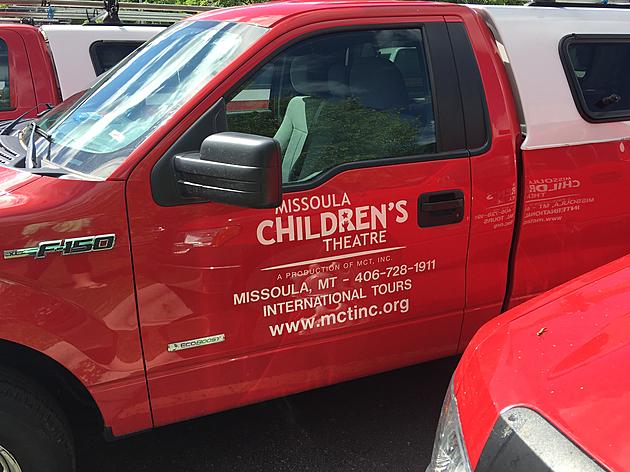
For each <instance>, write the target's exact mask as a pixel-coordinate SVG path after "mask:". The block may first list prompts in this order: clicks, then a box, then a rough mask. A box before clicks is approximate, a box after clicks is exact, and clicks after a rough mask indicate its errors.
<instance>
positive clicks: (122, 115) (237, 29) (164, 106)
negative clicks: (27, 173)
mask: <svg viewBox="0 0 630 472" xmlns="http://www.w3.org/2000/svg"><path fill="white" fill-rule="evenodd" d="M265 31H266V29H265V28H262V27H259V26H254V25H249V24H244V23H229V22H217V21H183V22H180V23H178V24H176V25H173V26H171V27H170V28H168V29H166V30H165V31H164V32H162V33H161V34H159V35H158V36H156V37H155V38H154V39H153V40H151V41H149V42H148V43H147V44H146V45H145V46H143V47H141V48H140V49H138V50H137V51H136V52H134V53H133V54H132V55H131V56H129V58H128V59H127V60H125V61H123V62H122V63H120V64H119V65H118V66H117V67H115V68H113V69H112V70H110V71H109V72H107V73H106V74H104V75H103V77H102V78H101V79H100V80H99V81H97V82H96V84H95V85H94V86H93V87H92V88H90V89H89V90H88V91H87V92H86V93H85V94H84V95H83V96H82V97H81V98H80V99H79V100H78V101H77V102H76V103H75V104H74V105H73V106H71V107H70V108H68V109H67V110H66V111H65V112H64V113H63V114H62V115H61V116H59V115H57V116H55V117H54V120H50V121H49V122H48V123H46V125H47V126H46V127H47V128H48V129H47V133H48V135H49V136H50V143H49V141H48V140H44V139H41V138H40V139H39V140H38V142H37V152H38V154H39V153H41V154H39V155H40V156H41V157H42V158H43V159H44V160H48V161H50V162H52V163H53V164H55V165H57V166H62V167H64V168H66V169H68V170H71V171H76V172H80V173H83V174H90V175H93V176H96V177H102V178H105V177H107V176H108V175H110V174H111V172H112V171H113V170H114V169H115V168H116V167H117V166H118V165H119V164H120V163H121V162H122V161H123V160H124V159H125V158H126V157H127V156H129V154H130V153H131V151H133V149H135V148H136V147H137V146H138V145H139V144H140V143H141V142H142V141H144V140H145V139H146V138H147V137H148V136H149V135H150V134H151V133H152V132H153V131H154V130H155V129H156V128H157V127H158V126H159V125H160V124H162V123H163V122H164V121H166V120H167V119H168V118H169V117H171V116H172V115H173V114H174V113H175V112H176V111H177V109H178V108H180V107H181V106H182V105H183V104H184V103H185V102H186V101H188V100H189V99H190V98H191V97H192V96H193V95H194V94H195V93H196V92H198V91H199V90H200V89H201V88H202V87H203V86H204V85H205V84H206V83H207V82H208V81H209V80H210V79H212V78H213V77H214V76H215V75H217V73H218V72H219V71H221V69H223V68H224V67H225V66H226V65H227V64H228V63H230V62H232V61H233V60H234V59H235V58H236V57H237V56H238V55H240V54H241V53H242V52H243V51H245V50H246V49H247V48H248V47H249V46H250V45H251V44H252V43H253V42H254V41H256V40H257V39H258V38H260V36H262V34H263V33H264V32H265Z"/></svg>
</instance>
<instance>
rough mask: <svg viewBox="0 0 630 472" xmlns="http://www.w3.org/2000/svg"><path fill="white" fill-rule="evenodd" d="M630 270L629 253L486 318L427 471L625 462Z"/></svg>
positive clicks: (538, 471)
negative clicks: (493, 318)
mask: <svg viewBox="0 0 630 472" xmlns="http://www.w3.org/2000/svg"><path fill="white" fill-rule="evenodd" d="M629 276H630V256H626V257H624V258H622V259H619V260H617V261H614V262H612V263H610V264H608V265H605V266H603V267H601V268H599V269H597V270H594V271H592V272H589V273H588V274H586V275H583V276H580V277H578V278H577V279H575V280H573V281H571V282H569V283H567V284H565V285H562V286H560V287H558V288H556V289H553V290H551V291H549V292H548V293H546V294H544V295H541V296H539V297H537V298H535V299H534V300H531V301H529V302H527V303H524V304H522V305H520V306H518V307H517V308H514V309H512V310H510V311H508V312H507V313H505V314H503V315H501V316H500V317H498V318H497V319H496V320H492V321H490V322H488V323H487V324H486V325H485V326H483V327H482V328H481V329H480V330H479V331H478V332H477V334H476V335H475V337H474V338H473V340H472V341H471V343H470V345H469V346H468V348H467V349H466V351H465V352H464V355H463V357H462V359H461V361H460V363H459V366H458V367H457V370H456V371H455V374H454V376H453V381H452V384H451V386H450V387H449V391H448V393H447V397H446V400H445V403H444V409H443V413H442V418H441V420H440V427H439V429H438V435H437V438H436V443H435V448H434V453H433V462H432V464H431V466H429V468H428V469H427V471H428V472H438V471H439V472H449V471H453V472H454V471H458V472H459V471H461V472H466V471H471V470H474V471H476V472H490V471H499V470H501V471H513V472H542V471H553V472H559V471H580V472H604V471H606V470H612V471H615V472H625V471H629V470H630V455H629V454H628V443H629V442H630V429H629V428H628V419H629V414H628V404H627V402H628V396H627V392H628V391H629V390H630V381H629V380H628V376H627V375H625V370H626V367H627V366H628V350H629V340H630V337H629V336H628V333H629V331H630V324H629V321H628V320H629V319H628V278H629Z"/></svg>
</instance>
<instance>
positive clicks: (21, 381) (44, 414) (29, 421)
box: [0, 367, 75, 472]
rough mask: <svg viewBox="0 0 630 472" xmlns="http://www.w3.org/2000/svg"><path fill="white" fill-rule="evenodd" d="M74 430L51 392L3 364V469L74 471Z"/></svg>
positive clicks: (0, 436)
mask: <svg viewBox="0 0 630 472" xmlns="http://www.w3.org/2000/svg"><path fill="white" fill-rule="evenodd" d="M74 470H75V467H74V447H73V443H72V433H71V431H70V427H69V425H68V421H67V419H66V418H65V415H64V414H63V412H62V411H61V409H60V408H59V406H58V405H57V403H56V402H55V401H54V399H53V398H52V397H50V395H48V394H47V393H46V392H45V391H44V390H43V389H42V388H40V387H39V386H38V385H36V384H35V383H33V382H31V381H30V380H28V379H27V378H25V377H24V376H22V375H20V374H19V373H18V372H16V371H14V370H12V369H7V368H4V367H0V472H74Z"/></svg>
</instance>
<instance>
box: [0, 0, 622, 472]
mask: <svg viewBox="0 0 630 472" xmlns="http://www.w3.org/2000/svg"><path fill="white" fill-rule="evenodd" d="M629 14H630V12H629V11H628V10H624V9H614V10H612V9H608V8H597V9H588V8H549V7H523V8H490V7H489V8H479V9H475V8H471V7H468V6H460V5H452V4H431V3H415V2H390V1H385V2H379V1H375V2H345V1H339V2H328V1H326V2H272V3H269V4H263V5H256V6H248V7H243V8H236V9H223V10H217V11H213V12H211V13H206V14H202V15H199V16H197V17H194V18H193V19H191V20H187V21H183V22H180V23H178V24H176V25H174V26H172V27H171V28H169V29H167V30H166V31H165V32H163V33H162V34H160V35H159V36H157V37H156V38H155V39H153V40H152V41H150V42H149V43H148V44H147V45H145V46H144V47H143V48H141V49H140V50H139V51H137V52H136V53H135V54H134V55H133V57H131V58H130V59H129V60H127V61H125V62H124V63H122V64H121V65H119V66H118V67H115V68H113V69H112V70H110V71H109V72H107V73H106V74H105V75H104V76H103V77H102V78H101V79H100V80H99V81H98V83H97V84H96V85H95V86H94V87H92V88H91V89H90V90H88V91H87V93H86V94H84V95H83V96H82V97H81V98H79V99H78V100H77V101H76V102H75V103H74V104H72V105H70V106H69V107H68V108H67V110H66V111H64V112H62V113H59V114H57V115H56V117H55V119H54V120H49V121H46V119H45V118H44V120H43V122H37V121H34V122H32V123H31V124H29V125H28V126H26V127H25V128H23V129H22V130H21V131H20V132H19V133H18V135H9V136H0V162H1V163H2V164H3V165H2V166H1V167H0V228H1V231H2V260H1V262H0V338H2V341H0V360H1V363H2V366H3V367H2V370H1V372H2V374H1V375H0V392H1V393H2V395H1V396H0V416H1V417H2V420H1V421H0V446H1V448H0V457H2V458H3V460H5V462H6V463H7V464H17V465H18V466H19V467H20V469H21V470H28V471H36V472H39V471H44V470H46V471H48V472H51V471H64V472H65V471H68V470H72V468H73V453H72V435H71V424H72V422H73V421H75V420H76V419H77V417H79V418H83V417H85V416H86V415H87V413H88V412H93V413H95V415H96V416H97V417H98V418H99V419H100V420H102V423H103V425H104V427H105V428H106V430H107V431H108V432H109V433H110V434H111V435H113V436H123V435H126V434H130V433H133V432H136V431H140V430H144V429H149V428H152V427H156V426H161V425H165V424H169V423H173V422H176V421H181V420H184V419H187V418H193V417H196V416H200V415H206V414H209V413H212V412H217V411H221V410H225V409H228V408H233V407H237V406H240V405H245V404H249V403H253V402H258V401H262V400H265V399H269V398H273V397H278V396H281V395H286V394H290V393H293V392H298V391H303V390H306V389H310V388H315V387H319V386H323V385H328V384H331V383H334V382H340V381H343V380H347V379H351V378H356V377H359V376H364V375H370V374H373V373H376V372H381V371H384V370H388V369H393V368H397V367H401V366H405V365H409V364H413V363H417V362H422V361H426V360H429V359H435V358H438V357H442V356H448V355H452V354H455V353H457V352H461V351H462V350H463V349H464V348H465V346H466V345H467V343H468V341H469V339H470V338H471V337H472V336H473V334H474V333H475V331H476V330H477V329H478V327H480V326H481V325H483V324H484V323H485V322H486V321H488V320H490V319H491V318H493V317H495V316H497V315H499V314H500V313H501V312H502V311H504V310H506V309H507V308H509V307H511V306H514V305H517V304H519V303H521V302H523V301H525V300H527V299H529V298H531V297H533V296H534V295H537V294H539V293H541V292H543V291H546V290H548V289H550V288H551V287H553V286H556V285H558V284H560V283H562V282H564V281H566V280H568V279H570V278H573V277H575V276H577V275H579V274H582V273H584V272H586V271H588V270H591V269H593V268H595V267H597V266H599V265H601V264H603V263H606V262H608V261H610V260H613V259H616V258H618V257H619V256H621V255H623V254H625V253H626V252H628V250H629V249H630V242H629V240H628V238H627V234H628V231H629V230H630V204H629V203H628V202H627V199H626V198H625V197H624V195H625V191H626V190H627V189H628V188H629V186H630V154H629V153H630V149H627V148H626V146H627V145H628V141H627V137H628V136H630V126H629V125H630V90H629V89H628V88H629V85H628V84H629V82H628V81H627V80H626V77H627V74H626V73H625V70H626V68H627V67H629V64H630V40H629V39H628V38H629V36H628V34H629V33H630V26H629V25H630V22H629V21H628V19H630V16H628V15H629ZM5 468H8V470H10V471H11V472H15V470H20V469H16V467H15V466H13V468H10V466H7V467H5Z"/></svg>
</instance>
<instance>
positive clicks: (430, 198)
mask: <svg viewBox="0 0 630 472" xmlns="http://www.w3.org/2000/svg"><path fill="white" fill-rule="evenodd" d="M463 219H464V192H462V191H461V190H444V191H441V192H429V193H423V194H422V195H420V197H419V198H418V226H420V227H421V228H430V227H432V226H442V225H452V224H455V223H459V222H460V221H462V220H463Z"/></svg>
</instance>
